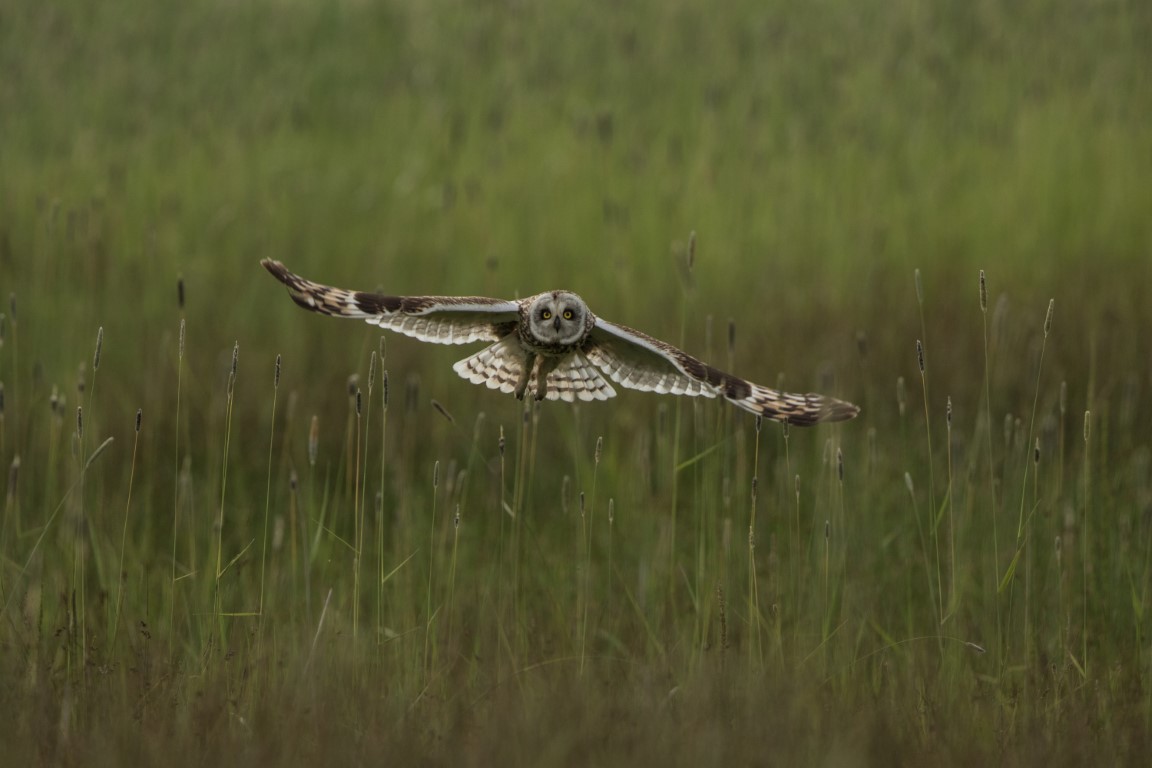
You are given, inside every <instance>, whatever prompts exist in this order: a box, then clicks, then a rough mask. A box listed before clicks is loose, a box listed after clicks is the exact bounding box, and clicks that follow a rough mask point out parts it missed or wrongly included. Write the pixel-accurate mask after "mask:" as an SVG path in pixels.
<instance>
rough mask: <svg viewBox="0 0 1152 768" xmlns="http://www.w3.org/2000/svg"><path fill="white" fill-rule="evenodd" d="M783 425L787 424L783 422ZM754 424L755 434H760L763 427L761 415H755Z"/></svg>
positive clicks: (762, 416) (762, 415)
mask: <svg viewBox="0 0 1152 768" xmlns="http://www.w3.org/2000/svg"><path fill="white" fill-rule="evenodd" d="M784 423H785V424H787V423H788V422H784ZM755 424H756V434H760V430H761V428H763V426H764V414H761V413H758V414H756V421H755Z"/></svg>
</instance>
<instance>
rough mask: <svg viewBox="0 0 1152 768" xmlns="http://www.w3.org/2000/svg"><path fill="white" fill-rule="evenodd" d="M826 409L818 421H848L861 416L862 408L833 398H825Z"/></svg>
mask: <svg viewBox="0 0 1152 768" xmlns="http://www.w3.org/2000/svg"><path fill="white" fill-rule="evenodd" d="M824 401H825V402H824V408H823V409H822V410H821V412H820V415H819V416H818V418H817V419H816V420H817V421H830V422H831V421H848V420H849V419H854V418H856V417H857V416H859V415H860V406H858V405H855V404H853V403H849V402H846V401H844V400H837V399H836V398H833V397H826V398H824Z"/></svg>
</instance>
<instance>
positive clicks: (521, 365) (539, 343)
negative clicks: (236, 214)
mask: <svg viewBox="0 0 1152 768" xmlns="http://www.w3.org/2000/svg"><path fill="white" fill-rule="evenodd" d="M260 263H261V264H263V265H264V268H265V269H267V270H268V271H269V272H271V273H272V275H273V277H275V278H276V279H277V280H279V281H280V282H282V283H284V285H286V286H288V290H289V292H290V294H291V296H292V299H293V301H295V302H296V303H297V304H299V305H300V306H302V307H304V308H305V309H310V310H312V311H313V312H320V313H321V314H325V315H335V316H338V317H357V318H360V319H362V320H365V321H367V322H369V323H372V324H373V325H378V326H380V327H381V328H387V329H388V330H391V331H396V332H398V333H403V334H405V335H406V336H412V337H414V338H417V339H419V340H420V341H430V342H434V343H436V344H468V343H469V342H474V341H484V342H492V343H491V344H489V345H488V346H486V347H485V348H484V349H482V350H480V351H479V352H477V353H476V354H474V355H472V356H471V357H466V358H464V359H463V360H461V361H460V362H458V363H456V364H455V365H454V366H452V369H453V370H454V371H456V373H458V374H460V375H461V376H462V377H464V378H465V379H468V381H471V382H472V383H473V384H484V385H485V386H487V387H488V388H489V389H498V390H500V391H501V392H510V393H513V394H515V395H516V397H517V398H519V399H521V400H522V399H524V396H525V395H526V394H528V393H531V395H532V397H534V398H535V399H536V400H544V399H545V398H547V399H548V400H564V401H567V402H572V401H574V400H577V399H579V400H607V399H608V398H610V397H615V396H616V390H615V389H613V388H612V385H611V384H610V383H608V379H611V380H612V381H614V382H616V383H617V384H619V385H620V386H622V387H625V388H627V389H638V390H641V391H644V392H657V393H660V394H672V395H690V396H702V397H716V396H717V395H719V396H720V397H723V398H724V399H726V400H728V401H729V402H730V403H732V404H733V405H735V406H737V407H738V408H743V409H744V410H746V411H749V412H750V413H754V414H756V415H758V416H764V417H765V418H769V419H775V420H776V421H782V422H788V423H789V424H795V425H798V426H809V425H812V424H816V423H817V422H821V421H845V420H847V419H851V418H852V417H854V416H855V415H856V414H857V413H859V412H860V409H859V408H858V407H856V406H855V405H852V404H851V403H846V402H844V401H842V400H836V399H835V398H831V397H825V396H824V395H815V394H807V395H800V394H793V393H790V392H780V391H777V390H775V389H769V388H768V387H763V386H761V385H759V384H753V383H752V382H750V381H745V380H744V379H741V378H738V377H736V376H733V375H732V374H729V373H724V372H723V371H720V370H717V369H716V368H713V367H712V366H710V365H707V364H705V363H703V362H701V361H700V360H697V359H696V358H694V357H692V356H691V355H688V354H686V353H684V352H682V351H680V350H679V349H677V348H676V347H674V346H672V345H671V344H666V343H664V342H663V341H660V340H659V339H654V338H652V337H651V336H648V335H647V334H644V333H641V332H640V331H634V330H632V329H631V328H627V327H625V326H623V325H617V324H615V323H610V322H608V321H607V320H604V319H603V318H599V317H597V316H596V315H594V314H592V310H590V309H589V308H588V305H587V304H585V303H584V300H583V299H581V298H580V297H579V296H577V295H576V294H574V293H572V292H570V291H548V292H546V293H539V294H537V295H535V296H529V297H528V298H526V299H520V300H519V301H505V300H503V299H490V298H485V297H482V296H384V295H381V294H377V293H367V292H364V291H348V290H344V289H342V288H333V287H331V286H327V285H321V284H319V283H313V282H312V281H310V280H305V279H304V278H302V277H300V276H299V275H295V274H293V273H291V272H289V271H288V269H287V268H285V266H284V265H283V264H281V263H280V262H278V261H273V260H271V259H264V260H263V261H261V262H260Z"/></svg>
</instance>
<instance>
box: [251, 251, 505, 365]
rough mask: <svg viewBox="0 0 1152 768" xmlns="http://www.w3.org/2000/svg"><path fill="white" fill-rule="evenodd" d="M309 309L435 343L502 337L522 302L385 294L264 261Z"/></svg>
mask: <svg viewBox="0 0 1152 768" xmlns="http://www.w3.org/2000/svg"><path fill="white" fill-rule="evenodd" d="M260 263H261V264H262V265H264V268H265V269H267V270H268V271H269V272H271V273H272V276H273V277H275V278H276V279H277V280H279V281H280V282H282V283H284V285H286V286H288V291H289V293H290V294H291V296H292V300H293V301H295V302H296V303H297V304H299V305H300V306H302V307H304V308H305V309H310V310H312V311H313V312H320V313H321V314H325V315H334V316H336V317H358V318H361V319H363V320H366V321H367V322H369V323H372V324H373V325H378V326H380V327H381V328H387V329H388V330H390V331H396V332H397V333H403V334H404V335H406V336H412V337H414V338H417V339H420V340H421V341H430V342H432V343H434V344H467V343H468V342H471V341H498V340H499V339H502V338H504V337H505V336H507V335H508V334H509V333H511V332H512V331H514V330H515V329H516V324H517V322H518V317H519V310H520V305H519V304H517V303H516V302H514V301H504V300H503V299H489V298H486V297H484V296H385V295H383V294H379V293H367V292H364V291H348V290H345V289H343V288H333V287H332V286H330V285H321V284H320V283H314V282H312V281H311V280H305V279H304V278H302V277H300V276H299V275H296V274H293V273H292V272H289V271H288V269H287V268H286V267H285V266H284V265H283V264H281V263H280V262H278V261H273V260H271V259H264V260H263V261H261V262H260Z"/></svg>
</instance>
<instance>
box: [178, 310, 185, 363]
mask: <svg viewBox="0 0 1152 768" xmlns="http://www.w3.org/2000/svg"><path fill="white" fill-rule="evenodd" d="M178 354H179V355H180V359H181V360H183V359H184V318H180V351H179V353H178Z"/></svg>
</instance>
